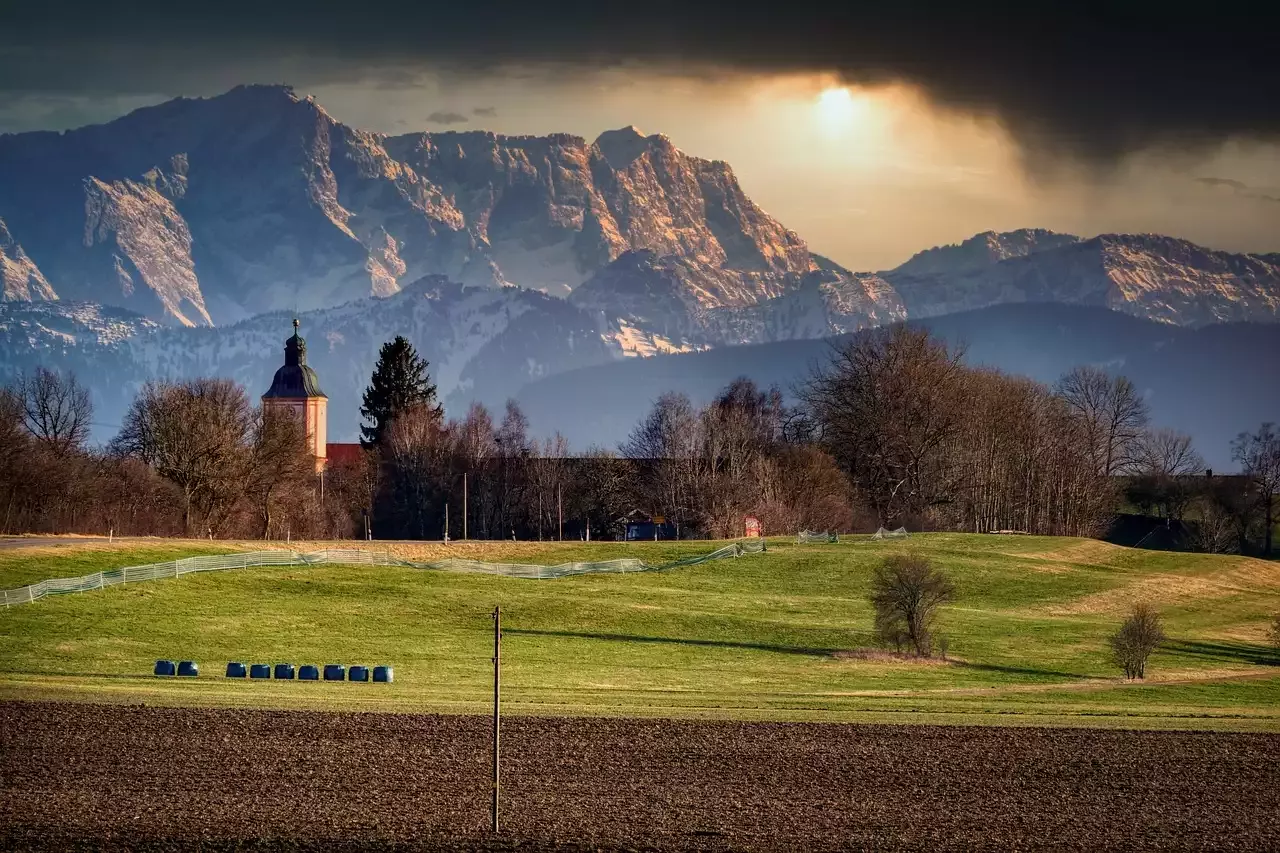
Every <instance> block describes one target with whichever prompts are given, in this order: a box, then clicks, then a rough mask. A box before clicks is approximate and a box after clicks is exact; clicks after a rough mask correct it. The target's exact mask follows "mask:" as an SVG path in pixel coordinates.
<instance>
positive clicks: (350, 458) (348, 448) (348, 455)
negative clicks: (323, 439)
mask: <svg viewBox="0 0 1280 853" xmlns="http://www.w3.org/2000/svg"><path fill="white" fill-rule="evenodd" d="M325 451H326V455H327V456H328V461H329V464H330V465H350V464H357V463H359V462H360V460H361V459H362V456H361V454H362V453H364V448H362V447H361V446H360V442H358V441H357V442H352V443H350V444H346V443H342V444H334V443H330V444H326V445H325Z"/></svg>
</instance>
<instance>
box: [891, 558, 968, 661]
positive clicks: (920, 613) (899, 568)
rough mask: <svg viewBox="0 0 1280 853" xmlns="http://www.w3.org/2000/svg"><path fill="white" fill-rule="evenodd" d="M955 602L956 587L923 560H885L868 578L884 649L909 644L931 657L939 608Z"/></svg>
mask: <svg viewBox="0 0 1280 853" xmlns="http://www.w3.org/2000/svg"><path fill="white" fill-rule="evenodd" d="M955 598H956V588H955V584H953V583H952V582H951V580H950V578H948V577H947V576H946V575H945V574H943V573H942V572H941V571H939V570H938V569H935V568H934V567H933V565H932V564H931V563H930V562H929V561H928V560H927V559H925V558H924V557H921V556H920V555H918V554H894V555H892V556H889V557H886V558H885V560H884V562H883V563H881V564H880V565H879V566H877V567H876V570H875V572H874V573H873V574H872V576H871V606H872V608H874V610H875V629H876V635H877V636H878V637H879V638H880V641H881V642H883V643H885V644H886V645H889V644H892V645H893V646H895V647H896V648H899V649H900V648H901V647H902V646H903V645H904V644H909V645H910V646H911V647H912V648H914V650H915V653H916V654H917V655H919V656H921V657H930V656H931V655H932V654H933V623H934V620H935V618H936V616H937V611H938V607H939V606H940V605H942V604H945V603H947V602H950V601H955Z"/></svg>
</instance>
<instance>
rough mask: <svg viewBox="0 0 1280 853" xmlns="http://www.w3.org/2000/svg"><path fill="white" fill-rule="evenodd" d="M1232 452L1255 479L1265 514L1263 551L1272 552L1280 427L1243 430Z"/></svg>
mask: <svg viewBox="0 0 1280 853" xmlns="http://www.w3.org/2000/svg"><path fill="white" fill-rule="evenodd" d="M1231 455H1232V458H1233V459H1235V461H1236V462H1238V463H1240V469H1241V471H1242V472H1243V473H1244V475H1245V476H1246V477H1248V478H1249V479H1250V481H1252V483H1253V485H1254V489H1255V490H1256V494H1257V500H1258V503H1259V504H1260V505H1261V507H1262V515H1263V534H1262V535H1263V542H1264V545H1263V553H1265V554H1266V555H1267V556H1268V557H1269V556H1271V537H1272V531H1273V529H1274V527H1275V498H1276V494H1277V493H1280V431H1277V430H1276V427H1275V424H1270V423H1264V424H1263V425H1262V426H1261V427H1259V428H1258V431H1257V432H1254V433H1249V432H1242V433H1240V435H1239V436H1238V437H1237V438H1236V440H1235V441H1234V442H1232V444H1231Z"/></svg>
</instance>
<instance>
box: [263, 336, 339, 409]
mask: <svg viewBox="0 0 1280 853" xmlns="http://www.w3.org/2000/svg"><path fill="white" fill-rule="evenodd" d="M280 397H283V398H288V399H298V398H301V397H325V398H326V399H327V395H326V394H325V393H324V392H323V391H321V390H320V380H319V378H318V377H317V376H316V372H315V371H314V370H312V369H311V368H310V367H307V342H306V341H305V340H303V338H302V336H301V335H299V334H298V321H297V320H294V321H293V336H292V337H291V338H289V340H287V341H285V342H284V366H283V367H281V368H280V369H279V370H277V371H276V375H275V377H274V378H273V379H272V380H271V387H270V388H268V389H267V393H265V394H263V395H262V399H264V400H270V399H272V398H280Z"/></svg>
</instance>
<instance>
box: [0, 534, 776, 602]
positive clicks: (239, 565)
mask: <svg viewBox="0 0 1280 853" xmlns="http://www.w3.org/2000/svg"><path fill="white" fill-rule="evenodd" d="M764 550H765V547H764V540H762V539H747V540H743V541H741V542H731V543H729V544H728V545H725V546H723V547H721V548H717V549H716V550H714V551H712V552H711V553H709V554H698V555H696V556H693V557H685V558H683V559H680V560H673V561H671V562H669V563H646V562H644V561H643V560H637V559H619V560H603V561H601V562H595V563H561V564H559V565H556V566H539V565H536V564H533V563H484V562H480V561H478V560H462V559H456V558H450V559H446V560H437V561H435V562H430V563H414V562H411V561H409V560H401V559H398V558H396V557H393V556H392V555H391V553H390V552H389V551H376V550H366V549H362V548H328V549H325V550H323V551H313V552H311V553H309V554H300V553H298V552H297V551H281V550H274V551H247V552H245V553H243V554H215V555H213V556H209V557H186V558H184V559H181V560H169V561H168V562H165V563H150V564H148V565H145V566H128V567H126V568H123V569H110V570H108V571H103V572H94V573H93V574H91V575H82V576H81V577H78V578H53V579H50V580H43V581H40V582H39V583H33V584H31V585H29V586H23V587H19V588H17V589H9V590H3V591H0V603H3V604H4V606H5V607H11V606H13V605H15V604H30V603H33V602H36V601H39V600H40V599H42V598H44V597H45V596H47V595H63V594H66V593H70V592H88V591H89V590H94V589H103V588H105V587H109V586H115V585H116V584H122V583H137V582H139V581H151V580H159V579H161V578H177V577H181V576H182V575H189V574H191V573H192V572H219V571H224V570H226V569H247V568H250V567H252V566H318V565H325V564H330V565H332V564H339V565H366V566H404V567H408V568H412V569H424V570H429V571H441V572H473V573H480V574H489V575H502V576H503V577H509V578H530V579H534V578H562V577H568V576H571V575H584V574H593V573H599V572H613V573H618V572H659V571H664V570H667V569H676V568H680V567H683V566H693V565H697V564H698V563H705V562H707V561H708V560H719V559H723V558H725V557H739V556H742V555H743V554H759V553H761V552H762V551H764Z"/></svg>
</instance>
